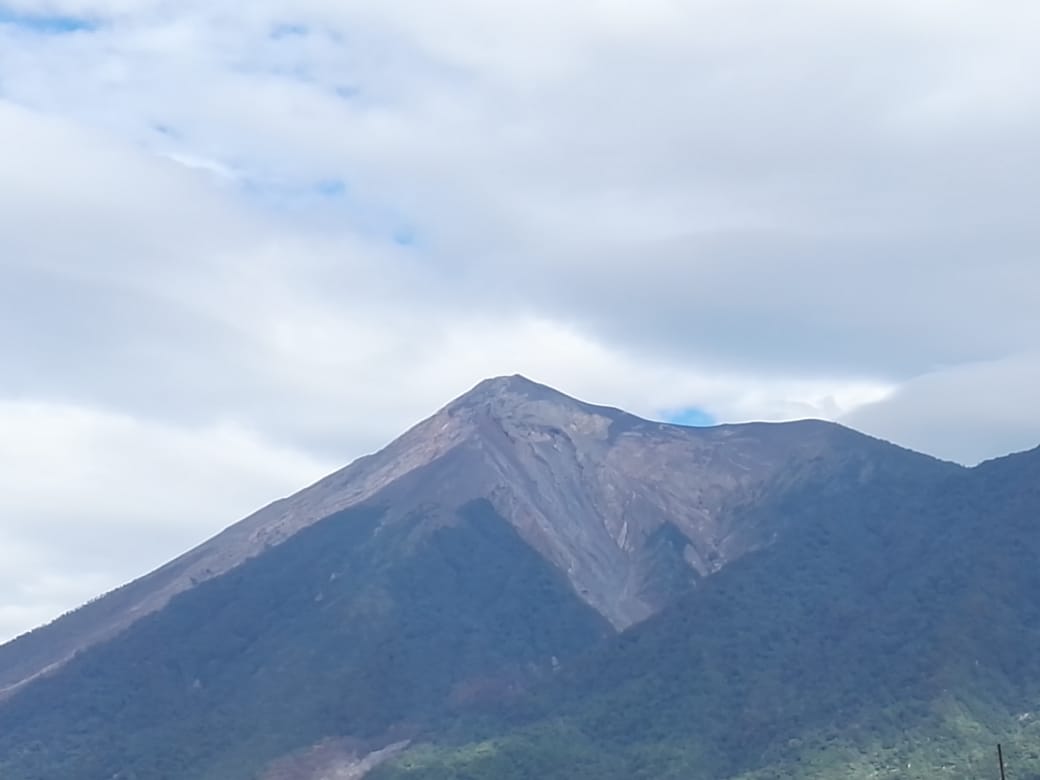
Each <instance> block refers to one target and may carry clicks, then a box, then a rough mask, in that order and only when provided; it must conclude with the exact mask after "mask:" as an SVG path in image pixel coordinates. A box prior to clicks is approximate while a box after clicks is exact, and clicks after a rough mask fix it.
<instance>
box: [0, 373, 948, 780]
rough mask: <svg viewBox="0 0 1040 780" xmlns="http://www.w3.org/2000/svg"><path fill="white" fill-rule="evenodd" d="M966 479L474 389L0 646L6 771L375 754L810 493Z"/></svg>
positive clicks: (830, 494)
mask: <svg viewBox="0 0 1040 780" xmlns="http://www.w3.org/2000/svg"><path fill="white" fill-rule="evenodd" d="M961 471H962V470H961V469H960V468H959V467H956V466H953V465H951V464H946V463H940V462H938V461H935V460H933V459H931V458H927V457H925V456H922V455H918V454H915V453H911V452H908V451H906V450H902V449H900V448H898V447H894V446H892V445H889V444H886V443H883V442H880V441H877V440H874V439H871V438H869V437H866V436H863V435H861V434H858V433H855V432H853V431H850V430H848V429H845V428H842V427H841V426H837V425H834V424H830V423H823V422H816V421H807V422H801V423H786V424H774V425H769V424H750V425H733V426H718V427H714V428H684V427H680V426H673V425H665V424H661V423H654V422H649V421H646V420H641V419H639V418H637V417H634V416H632V415H628V414H626V413H624V412H622V411H620V410H617V409H612V408H605V407H597V406H592V405H589V404H585V403H582V402H579V401H576V400H574V399H571V398H569V397H567V396H564V395H562V394H560V393H558V392H556V391H554V390H551V389H550V388H547V387H544V386H541V385H538V384H535V383H533V382H530V381H528V380H526V379H524V378H522V377H515V376H514V377H502V378H498V379H492V380H488V381H486V382H483V383H481V384H480V385H478V386H477V387H476V388H474V389H473V390H471V391H470V392H469V393H466V394H465V395H463V396H462V397H460V398H458V399H456V400H455V401H453V402H452V403H450V404H448V405H447V406H446V407H444V408H443V409H442V410H440V411H439V412H437V413H436V414H435V415H434V416H433V417H431V418H429V419H428V420H426V421H424V422H422V423H420V424H419V425H417V426H416V427H414V428H413V429H411V430H410V431H408V432H407V433H405V434H404V435H403V436H402V437H401V438H399V439H397V440H396V441H394V442H393V443H392V444H390V445H389V446H388V447H386V448H385V449H384V450H382V451H380V452H379V453H376V454H375V455H372V456H368V457H365V458H362V459H360V460H358V461H356V462H355V463H353V464H351V465H350V466H348V467H346V468H345V469H343V470H341V471H339V472H337V473H335V474H332V475H330V476H329V477H327V478H325V479H323V480H321V481H320V482H318V483H316V484H315V485H313V486H311V487H309V488H307V489H305V490H303V491H301V492H300V493H298V494H296V495H295V496H292V497H290V498H288V499H285V500H283V501H279V502H276V503H274V504H272V505H271V506H269V507H266V508H264V509H262V510H260V511H259V512H257V513H256V514H254V515H252V516H251V517H249V518H246V519H245V520H243V521H242V522H240V523H238V524H236V525H234V526H231V527H230V528H229V529H227V530H226V531H225V532H223V533H222V534H220V535H218V536H216V537H214V538H213V539H212V540H210V541H208V542H206V543H204V544H203V545H201V546H200V547H198V548H196V549H195V550H192V551H190V552H189V553H187V554H185V555H184V556H182V557H180V558H178V559H176V560H174V561H172V562H171V563H170V564H168V565H166V566H164V567H163V568H161V569H159V570H157V571H156V572H154V573H153V574H151V575H148V576H146V577H144V578H142V579H141V580H138V581H136V582H134V583H131V584H130V585H128V586H126V587H124V588H122V589H120V590H118V591H115V592H114V593H112V594H109V595H108V596H106V597H104V598H102V599H99V600H98V601H96V602H93V603H92V604H90V605H88V606H87V607H84V608H83V609H81V610H79V611H77V612H74V613H72V614H70V615H68V616H66V617H64V618H62V619H61V620H58V621H56V622H55V623H53V624H51V625H50V626H47V627H45V628H42V629H40V630H38V631H36V632H33V633H31V634H29V635H27V636H25V637H22V638H21V639H19V640H16V641H15V642H13V643H10V644H8V645H6V646H4V647H2V648H0V687H3V688H5V689H6V691H7V698H6V701H5V702H2V703H0V776H3V777H5V778H13V779H14V780H23V778H30V777H32V778H50V777H54V778H58V777H78V778H84V779H85V780H86V779H89V778H93V777H97V778H105V779H106V780H109V779H110V778H113V777H127V778H129V777H149V778H150V777H170V778H182V777H183V778H208V777H212V778H217V777H219V778H234V777H241V778H252V777H258V776H260V773H261V772H272V771H282V772H283V774H284V771H288V770H285V769H284V768H285V767H286V766H294V765H295V764H293V763H292V762H293V756H307V755H311V754H309V753H307V751H308V750H313V751H317V753H316V755H325V753H329V754H330V755H332V754H336V750H333V749H332V748H328V749H327V750H325V751H324V752H323V750H322V749H321V746H322V745H325V746H329V745H342V744H349V745H351V746H353V747H351V748H350V750H348V751H347V753H348V754H350V755H354V754H355V753H356V754H357V755H358V756H359V758H360V760H361V761H366V760H369V759H365V758H364V756H365V755H367V754H369V753H372V754H374V755H386V756H389V755H392V754H394V753H396V752H397V751H398V750H400V749H402V748H401V745H402V744H405V743H409V742H410V741H411V740H412V739H413V738H414V737H415V736H416V735H418V734H421V733H425V731H426V730H427V729H429V728H431V727H433V724H443V723H452V722H455V721H456V720H457V719H458V718H460V717H463V715H464V714H465V713H467V712H470V711H471V710H473V708H476V709H477V710H480V711H482V708H483V707H485V706H486V705H488V703H492V704H493V705H494V706H496V707H497V706H500V705H501V704H502V702H508V701H512V700H514V699H515V700H523V699H524V697H525V696H526V695H527V694H526V692H527V691H529V690H536V689H540V686H542V685H544V684H545V683H546V680H549V679H552V678H553V677H554V676H555V674H556V670H557V669H559V668H566V667H567V665H568V661H569V659H573V658H576V657H578V656H579V655H581V654H583V653H586V652H588V651H590V649H591V648H594V647H596V646H598V645H599V644H600V643H602V642H603V641H605V639H606V638H607V637H609V636H610V635H611V634H613V633H614V632H616V631H619V630H624V629H630V628H631V627H633V626H635V625H636V624H639V623H641V622H642V621H645V620H647V619H648V618H650V617H651V616H653V615H655V614H658V613H661V612H662V610H664V611H665V613H667V612H668V611H669V610H670V609H672V608H673V605H675V604H678V603H683V602H684V600H686V599H689V598H693V597H695V596H696V594H698V593H699V592H701V591H702V590H704V583H708V582H712V581H714V580H715V579H716V577H718V576H721V574H720V573H725V572H728V571H729V570H730V569H731V568H733V566H732V564H733V563H734V562H736V561H740V560H741V559H743V558H745V557H747V556H748V554H749V553H755V552H756V551H764V550H770V549H772V547H774V546H776V545H777V544H779V542H781V541H782V540H783V539H785V538H786V537H787V536H788V535H790V534H791V533H793V532H796V531H798V530H799V529H800V528H801V526H802V525H803V524H804V523H805V522H806V521H805V518H804V515H803V513H800V512H796V511H791V507H792V506H800V505H802V503H804V500H805V497H806V496H812V497H814V500H827V501H829V502H831V504H832V505H833V506H835V507H839V509H837V510H835V511H842V510H840V507H841V506H846V505H848V502H849V501H852V500H853V499H854V497H855V496H856V495H858V494H859V492H860V491H862V490H864V489H870V488H871V487H872V486H874V487H876V486H881V485H890V484H894V483H896V482H898V483H900V484H901V483H902V482H905V481H910V482H912V483H913V484H915V485H920V486H927V485H931V484H934V483H936V482H938V481H941V480H943V479H947V478H949V477H950V476H951V475H956V474H959V473H960V472H961ZM843 502H845V503H843ZM752 557H754V556H752ZM691 594H692V595H691ZM651 622H653V621H651ZM704 630H705V631H710V630H711V625H710V624H708V623H706V624H705V626H704ZM463 720H465V719H464V718H463ZM460 722H462V721H460ZM467 728H469V727H467ZM343 740H347V743H343V742H342V741H343ZM359 745H360V746H361V747H358V746H359ZM300 751H303V752H302V753H301V752H300ZM351 751H353V753H352V752H351ZM373 751H375V753H373ZM380 751H383V752H380ZM340 752H342V751H340ZM312 757H313V756H312ZM301 760H302V761H303V763H304V764H306V763H307V760H308V759H301ZM286 761H288V762H289V764H286V763H285V762H286ZM280 762H281V763H280ZM279 767H281V769H279ZM344 771H347V770H344ZM350 771H355V770H354V769H351V770H350Z"/></svg>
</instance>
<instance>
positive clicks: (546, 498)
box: [0, 375, 952, 696]
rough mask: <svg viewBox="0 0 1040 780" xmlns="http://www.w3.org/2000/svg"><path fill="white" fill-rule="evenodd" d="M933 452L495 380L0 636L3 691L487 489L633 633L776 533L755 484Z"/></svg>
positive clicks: (450, 508)
mask: <svg viewBox="0 0 1040 780" xmlns="http://www.w3.org/2000/svg"><path fill="white" fill-rule="evenodd" d="M924 466H927V467H931V468H935V469H937V470H940V471H941V470H943V469H944V468H952V467H947V466H945V464H938V463H937V462H936V461H934V460H932V459H930V458H926V457H925V456H922V455H918V454H916V453H911V452H909V451H906V450H902V449H900V448H897V447H894V446H891V445H887V444H884V443H882V442H879V441H877V440H874V439H871V438H869V437H866V436H863V435H861V434H858V433H855V432H853V431H851V430H849V429H846V428H843V427H841V426H839V425H837V424H834V423H827V422H821V421H803V422H793V423H777V424H767V423H752V424H743V425H721V426H715V427H710V428H689V427H683V426H678V425H669V424H665V423H659V422H650V421H648V420H644V419H641V418H639V417H636V416H634V415H631V414H628V413H626V412H623V411H621V410H619V409H615V408H612V407H605V406H595V405H592V404H588V403H584V402H582V401H578V400H576V399H574V398H571V397H569V396H567V395H565V394H563V393H561V392H559V391H557V390H554V389H552V388H550V387H547V386H545V385H542V384H538V383H536V382H533V381H531V380H529V379H527V378H525V377H523V376H520V375H512V376H502V377H496V378H491V379H486V380H484V381H482V382H480V383H479V384H478V385H476V386H475V387H474V388H472V389H471V390H469V391H468V392H466V393H464V394H463V395H461V396H459V397H458V398H456V399H455V400H453V401H451V402H450V403H448V404H447V405H446V406H444V407H443V408H442V409H440V410H439V411H438V412H436V413H435V414H434V415H433V416H431V417H429V418H428V419H426V420H424V421H422V422H420V423H419V424H417V425H416V426H414V427H413V428H411V429H410V430H408V431H407V432H406V433H404V434H403V435H402V436H400V437H399V438H398V439H396V440H395V441H393V442H391V443H390V444H389V445H387V446H386V447H385V448H384V449H382V450H380V451H379V452H377V453H375V454H373V455H368V456H365V457H362V458H359V459H358V460H356V461H355V462H353V463H352V464H350V465H349V466H347V467H345V468H343V469H341V470H340V471H337V472H335V473H333V474H331V475H329V476H327V477H325V478H324V479H322V480H320V481H318V482H317V483H315V484H314V485H311V486H310V487H308V488H305V489H304V490H301V491H300V492H299V493H296V494H295V495H293V496H291V497H289V498H286V499H282V500H279V501H276V502H274V503H273V504H270V505H269V506H267V507H264V508H263V509H261V510H259V511H258V512H256V513H254V514H253V515H250V516H249V517H247V518H245V519H244V520H242V521H241V522H239V523H237V524H235V525H233V526H231V527H229V528H228V529H227V530H225V531H223V532H222V533H220V534H218V535H217V536H216V537H214V538H213V539H211V540H209V541H207V542H205V543H204V544H202V545H200V546H199V547H197V548H195V549H193V550H191V551H190V552H188V553H186V554H184V555H182V556H180V557H179V558H177V559H175V560H173V561H171V562H170V563H168V564H166V565H165V566H163V567H162V568H160V569H158V570H156V571H155V572H153V573H151V574H149V575H146V576H145V577H143V578H141V579H139V580H137V581H135V582H133V583H131V584H129V585H127V586H124V587H123V588H121V589H119V590H117V591H114V592H113V593H111V594H109V595H107V596H106V597H105V598H103V599H100V600H98V601H95V602H93V603H91V604H90V605H88V606H86V607H84V608H83V609H81V610H79V611H77V612H75V613H72V614H70V615H68V616H66V617H64V618H62V619H61V620H59V621H57V622H56V623H54V624H51V625H49V626H46V627H44V628H42V629H39V630H38V631H36V632H33V633H32V634H29V635H27V636H25V637H22V638H20V639H18V640H16V641H15V642H13V643H10V644H8V645H6V646H4V647H0V696H2V695H3V692H4V691H5V690H6V691H11V690H14V689H16V688H17V687H18V686H19V685H21V684H23V683H24V682H26V681H27V680H31V679H33V678H34V677H35V676H36V675H38V674H40V673H41V672H44V671H47V670H51V669H53V668H55V667H56V666H60V665H61V664H62V663H64V662H65V661H66V660H68V658H70V657H71V656H72V655H73V654H74V653H75V652H77V651H79V650H82V649H83V648H85V647H88V646H90V645H91V644H93V643H95V642H97V641H101V640H103V639H106V638H108V637H111V636H113V635H115V634H118V633H119V632H120V631H122V630H124V629H125V628H126V627H127V626H129V625H131V624H132V623H134V622H135V621H136V620H138V619H140V618H141V617H142V616H144V615H147V614H150V613H152V612H154V611H156V610H158V609H161V608H162V607H164V606H165V605H166V604H167V603H168V602H169V600H170V599H171V598H172V597H173V596H175V595H176V594H178V593H181V592H183V591H186V590H189V589H191V588H193V587H195V586H196V585H198V584H199V583H201V582H204V581H207V580H209V579H212V578H214V577H218V576H220V575H222V574H224V573H226V572H228V571H231V570H233V569H235V568H236V567H238V566H239V565H241V564H242V563H243V562H244V561H246V560H249V559H251V558H253V557H255V556H258V555H262V554H263V553H264V552H265V551H268V550H270V549H272V548H273V547H275V546H277V545H279V544H281V543H282V542H284V541H285V540H286V539H289V538H291V537H292V536H293V535H294V534H296V533H298V532H299V531H301V530H302V529H304V528H307V527H308V526H310V525H312V524H313V523H315V522H318V521H320V520H322V519H323V518H326V517H329V516H331V515H333V514H335V513H337V512H341V511H343V510H345V509H348V508H350V507H355V506H360V505H365V504H376V505H380V506H385V507H387V514H386V517H385V518H384V521H383V522H384V523H393V522H396V521H398V520H400V519H402V518H406V517H410V516H414V515H415V513H416V512H417V511H419V510H420V509H421V510H422V512H423V514H424V517H425V518H426V519H425V525H424V527H426V528H427V530H429V529H433V528H436V527H438V526H439V525H442V524H451V523H452V522H454V517H455V513H456V510H457V509H458V507H460V506H463V505H465V504H466V503H467V502H470V501H473V500H475V499H486V500H488V501H489V502H490V503H491V505H492V506H493V507H494V508H495V510H496V512H497V513H498V514H499V515H500V516H501V517H502V518H504V519H505V520H506V521H508V522H509V523H510V524H511V525H512V526H513V527H514V528H515V529H516V531H517V532H518V533H519V535H520V537H521V538H522V539H523V540H524V541H525V542H526V543H527V544H529V545H530V546H531V547H532V548H534V549H535V550H536V551H537V552H538V553H539V554H540V555H541V556H542V557H543V558H545V559H546V560H547V561H548V562H550V563H551V564H552V566H554V567H555V568H556V569H558V570H559V571H560V572H562V573H563V574H564V575H565V576H566V577H567V579H568V580H569V582H570V583H571V585H572V587H573V589H574V591H575V593H576V594H578V595H579V597H580V598H581V599H582V600H583V601H585V602H587V603H588V604H589V605H591V606H592V607H593V608H594V609H595V610H596V611H597V612H599V613H600V614H601V615H603V616H604V617H605V618H606V619H607V620H608V621H609V622H610V623H611V624H612V625H613V626H614V627H615V628H618V629H623V628H625V627H627V626H629V625H631V624H633V623H636V622H639V621H641V620H643V619H645V618H646V617H648V616H649V615H651V614H653V613H654V612H656V611H657V610H659V609H660V608H661V607H662V606H663V605H664V604H666V603H668V602H669V601H670V600H671V599H672V598H673V597H674V596H675V595H677V594H679V593H681V592H683V591H685V590H686V589H687V588H689V587H691V586H692V585H693V584H694V583H695V582H696V581H697V580H698V579H700V578H702V577H705V576H708V575H710V574H712V573H713V572H715V571H718V570H719V569H721V568H722V567H724V566H725V565H726V564H727V563H729V562H730V561H733V560H735V559H736V558H739V557H740V556H742V555H743V554H745V553H747V552H748V551H750V550H753V549H756V548H758V547H761V546H763V545H765V544H768V543H769V542H770V541H771V540H772V539H773V538H774V537H775V535H776V534H777V532H778V530H779V529H778V528H776V527H767V526H761V525H748V524H747V523H746V522H744V520H743V518H744V515H745V514H746V512H745V511H744V510H746V508H747V507H748V506H750V504H751V503H753V500H754V499H755V497H757V496H761V495H763V494H765V493H767V492H769V491H781V490H786V489H790V488H791V487H792V486H793V485H794V484H796V483H797V481H798V480H799V479H803V478H805V477H807V476H809V475H816V476H817V477H819V476H823V475H825V474H826V473H827V472H828V470H830V471H835V472H836V471H838V470H841V471H845V472H849V473H850V474H851V475H852V477H853V478H854V479H866V478H870V476H871V474H873V473H874V472H875V471H877V470H878V469H881V470H885V469H888V470H896V471H898V470H900V469H903V468H906V467H911V468H920V467H924Z"/></svg>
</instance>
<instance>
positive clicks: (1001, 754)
mask: <svg viewBox="0 0 1040 780" xmlns="http://www.w3.org/2000/svg"><path fill="white" fill-rule="evenodd" d="M997 761H999V762H1000V780H1007V778H1005V777H1004V749H1003V748H1001V747H1000V743H999V742H998V743H997Z"/></svg>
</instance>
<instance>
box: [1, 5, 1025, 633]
mask: <svg viewBox="0 0 1040 780" xmlns="http://www.w3.org/2000/svg"><path fill="white" fill-rule="evenodd" d="M1038 24H1040V5H1038V4H1036V3H1035V2H1031V0H1023V1H1022V2H1017V1H1016V0H984V1H983V0H980V1H979V2H971V1H968V0H898V2H897V1H896V0H869V2H867V0H840V2H836V1H835V0H784V2H776V1H775V0H725V2H722V0H684V1H681V2H680V1H679V0H640V2H638V3H635V2H631V0H626V1H625V2H621V1H620V0H571V1H570V2H567V3H560V2H548V0H525V1H524V2H520V1H519V0H494V1H493V2H488V0H442V1H441V2H439V3H429V2H424V1H423V0H350V1H349V2H344V1H343V0H295V1H294V2H292V3H289V2H284V1H279V0H251V2H249V3H242V2H228V1H227V0H207V2H199V1H197V0H176V2H167V1H166V0H21V1H18V0H15V1H13V2H11V1H8V2H5V1H4V0H0V357H2V362H0V641H3V640H4V639H7V638H10V637H13V636H15V635H17V634H19V633H21V632H23V631H25V630H28V629H29V628H31V627H33V626H35V625H38V624H40V623H42V622H45V621H47V620H50V619H52V618H54V617H55V616H57V615H58V614H60V613H62V612H63V611H65V610H68V609H70V608H73V607H75V606H76V605H78V604H80V603H82V602H83V601H85V600H87V599H89V598H91V597H93V596H95V595H97V594H99V593H101V592H104V591H106V590H108V589H110V588H112V587H114V586H116V585H118V584H121V583H122V582H125V581H127V580H129V579H131V578H133V577H136V576H139V575H141V574H143V573H145V572H147V571H149V570H150V569H152V568H154V567H155V566H157V565H159V564H160V563H162V562H164V561H166V560H168V559H170V558H172V557H174V556H175V555H177V554H179V553H180V552H182V551H184V550H186V549H188V548H189V547H191V546H193V545H194V544H196V543H198V542H200V541H202V540H203V539H205V538H207V537H208V536H210V535H212V534H213V533H215V532H216V531H218V530H220V529H221V528H223V527H225V526H227V525H229V524H230V523H232V522H234V521H235V520H237V519H239V518H241V517H243V516H245V515H246V514H248V513H250V512H251V511H252V510H254V509H256V508H258V507H259V506H261V505H263V504H265V503H267V502H269V501H271V500H273V499H275V498H277V497H279V496H282V495H286V494H288V493H291V492H293V491H295V490H297V489H299V488H301V487H303V486H304V485H306V484H309V483H310V482H313V481H314V480H316V479H317V478H319V477H320V476H322V475H324V474H325V473H327V472H329V471H332V470H334V469H335V468H337V467H339V466H342V465H344V464H346V463H347V462H349V461H350V460H352V459H354V458H355V457H357V456H359V455H361V454H364V453H366V452H370V451H373V450H375V449H378V448H379V447H380V446H382V445H383V444H385V443H386V442H388V441H389V440H390V439H392V438H393V437H394V436H395V435H397V434H398V433H400V432H401V431H403V430H404V429H405V428H407V427H408V426H409V425H411V424H412V423H414V422H416V421H417V420H419V419H421V418H423V417H425V416H427V415H428V414H430V413H432V412H433V411H434V410H436V409H437V408H438V407H440V406H442V405H443V404H444V403H446V402H447V401H448V400H450V399H451V398H453V397H454V396H456V395H458V394H460V393H462V392H463V391H465V390H466V389H467V388H469V387H470V386H472V385H473V384H476V382H478V381H479V380H480V379H482V378H484V377H488V376H494V375H499V374H512V373H522V374H525V375H526V376H528V377H530V378H532V379H535V380H537V381H541V382H544V383H546V384H550V385H552V386H554V387H557V388H558V389H560V390H563V391H564V392H567V393H569V394H571V395H575V396H578V397H580V398H583V399H585V400H589V401H592V402H597V403H604V404H610V405H614V406H620V407H623V408H626V409H628V410H630V411H633V412H636V413H638V414H642V415H644V416H648V417H652V418H655V419H662V420H675V421H680V422H685V423H689V424H706V423H711V422H739V421H745V420H785V419H796V418H804V417H821V418H825V419H831V420H837V421H840V422H843V423H845V424H847V425H851V426H853V427H856V428H858V429H860V430H863V431H865V432H868V433H871V434H873V435H876V436H880V437H882V438H885V439H888V440H890V441H894V442H896V443H899V444H902V445H904V446H908V447H912V448H914V449H918V450H921V451H924V452H927V453H930V454H933V455H936V456H939V457H942V458H946V459H951V460H956V461H958V462H961V463H965V464H969V465H970V464H974V463H976V462H978V461H980V460H983V459H986V458H990V457H994V456H997V455H1002V454H1005V453H1007V452H1010V451H1014V450H1021V449H1027V448H1031V447H1033V446H1036V445H1037V444H1038V443H1040V404H1037V403H1036V399H1037V398H1038V397H1040V340H1038V338H1037V337H1038V336H1040V306H1038V305H1037V303H1038V298H1040V261H1038V251H1040V223H1038V222H1037V220H1036V216H1035V209H1036V204H1037V203H1038V202H1040V197H1038V195H1040V192H1038V190H1040V146H1038V145H1037V143H1036V138H1038V137H1040V80H1037V79H1036V73H1037V72H1040V49H1037V47H1036V46H1035V30H1037V29H1038Z"/></svg>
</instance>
